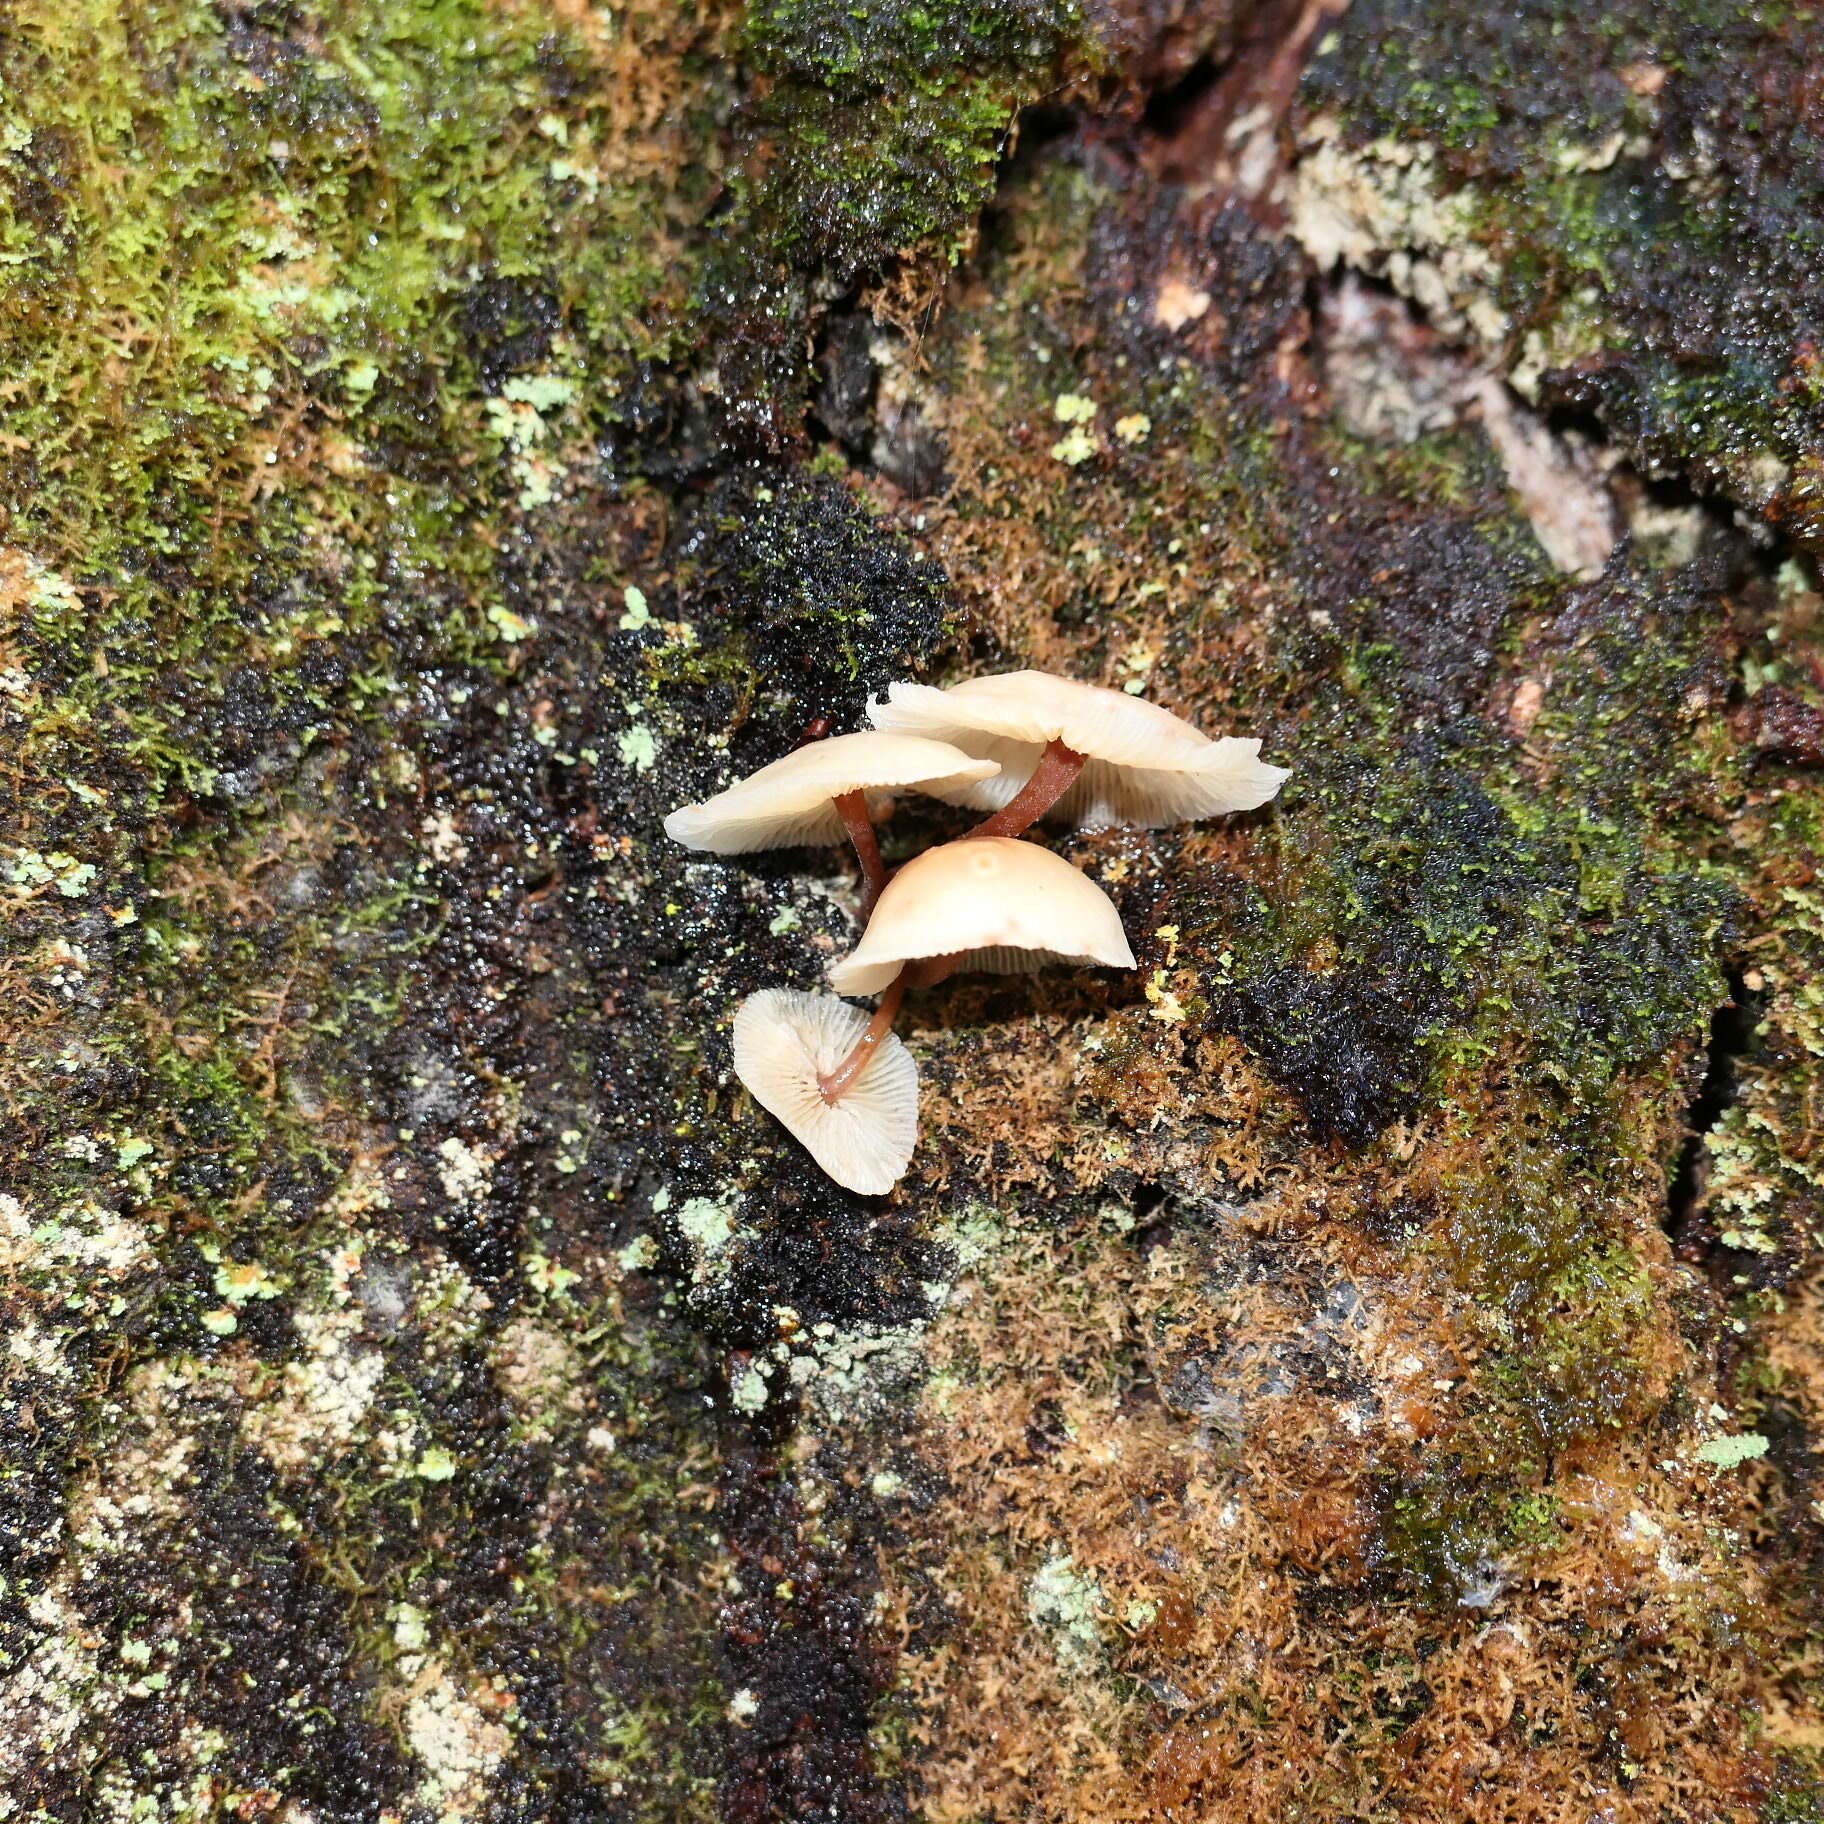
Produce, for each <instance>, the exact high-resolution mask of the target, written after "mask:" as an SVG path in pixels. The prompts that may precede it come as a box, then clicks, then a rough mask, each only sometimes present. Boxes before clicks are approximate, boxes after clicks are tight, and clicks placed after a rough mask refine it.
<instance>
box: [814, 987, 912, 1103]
mask: <svg viewBox="0 0 1824 1824" xmlns="http://www.w3.org/2000/svg"><path fill="white" fill-rule="evenodd" d="M910 973H911V968H910V965H908V966H907V967H906V968H904V969H902V970H900V972H899V973H898V974H897V975H896V976H894V978H893V980H892V982H891V983H890V984H889V985H888V988H887V991H886V993H885V994H883V995H882V996H881V997H880V1005H879V1006H878V1007H876V1008H875V1009H874V1017H873V1019H871V1020H870V1021H869V1022H868V1029H867V1031H866V1032H864V1033H863V1034H862V1035H861V1037H860V1038H858V1039H857V1040H856V1041H855V1047H854V1049H853V1050H852V1051H851V1052H850V1053H849V1055H848V1056H847V1057H846V1058H844V1059H843V1061H842V1062H841V1063H840V1064H838V1065H837V1066H836V1068H835V1069H834V1070H833V1071H831V1072H830V1074H829V1075H828V1076H827V1077H826V1076H819V1077H818V1079H817V1087H818V1088H819V1089H820V1090H821V1091H822V1092H823V1099H824V1101H826V1102H828V1103H831V1104H834V1103H836V1102H839V1101H840V1100H841V1099H842V1095H843V1092H844V1091H845V1090H848V1089H852V1088H853V1087H854V1085H855V1080H856V1078H858V1077H859V1076H860V1075H861V1073H862V1072H863V1071H864V1070H866V1069H867V1067H868V1060H869V1059H870V1058H871V1057H873V1055H874V1054H875V1052H877V1051H878V1050H879V1049H880V1046H881V1042H882V1040H884V1039H885V1038H886V1036H887V1034H888V1033H889V1032H891V1031H892V1030H893V1021H894V1019H895V1017H896V1016H897V1015H898V1013H899V1004H900V1002H901V1001H903V1000H904V999H905V998H906V977H907V976H908V975H909V974H910Z"/></svg>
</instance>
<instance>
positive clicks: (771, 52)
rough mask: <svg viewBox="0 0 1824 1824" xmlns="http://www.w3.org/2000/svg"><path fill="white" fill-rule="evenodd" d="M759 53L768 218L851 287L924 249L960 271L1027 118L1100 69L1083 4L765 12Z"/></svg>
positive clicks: (756, 42) (770, 7)
mask: <svg viewBox="0 0 1824 1824" xmlns="http://www.w3.org/2000/svg"><path fill="white" fill-rule="evenodd" d="M747 45H748V50H749V54H750V55H751V56H752V57H753V59H754V62H755V64H756V65H757V67H758V68H760V69H761V70H763V71H764V72H765V73H766V74H767V75H768V76H770V77H771V78H772V79H773V84H774V87H773V88H772V91H771V93H770V94H769V95H768V96H767V97H766V99H765V101H764V103H763V104H762V106H761V108H760V111H759V114H758V125H759V130H760V132H761V134H762V136H763V139H764V141H765V143H766V144H767V146H768V149H769V152H770V154H771V160H772V162H771V163H770V165H769V168H768V170H767V174H766V176H765V178H764V179H763V181H762V184H761V186H760V189H759V191H758V193H757V196H756V203H757V206H758V208H759V211H760V214H761V218H762V219H763V220H770V221H771V222H772V223H773V225H774V226H773V234H772V242H773V245H774V247H775V249H776V251H777V252H778V253H779V254H780V255H782V256H783V257H784V258H786V259H787V260H788V261H790V262H792V263H793V264H796V265H799V266H803V267H818V266H822V267H826V268H828V269H829V270H830V271H831V272H833V273H834V274H835V275H836V276H837V277H838V278H841V279H847V278H848V277H850V276H852V275H853V274H855V273H856V272H858V271H865V270H868V269H870V268H874V267H877V266H879V265H880V264H881V262H882V261H884V260H886V259H887V258H888V257H889V256H891V255H894V254H897V253H901V252H907V251H912V250H917V251H918V252H920V253H923V254H937V255H938V256H939V257H941V258H943V259H945V260H949V261H954V260H955V259H956V258H957V256H958V255H959V254H960V252H961V250H962V248H963V246H964V245H965V243H966V240H967V237H968V234H969V233H970V232H971V224H972V222H973V218H974V217H975V215H976V213H977V211H978V210H979V209H980V208H981V206H982V204H983V203H984V202H986V201H987V199H988V197H989V196H990V195H991V194H992V192H993V185H994V172H993V167H994V163H995V160H996V159H997V158H998V157H999V156H1000V154H1001V152H1002V151H1003V150H1004V149H1005V147H1006V144H1007V142H1008V138H1009V135H1010V134H1011V133H1012V131H1013V129H1014V125H1015V121H1016V118H1017V115H1018V112H1019V109H1020V108H1021V107H1022V106H1024V105H1026V104H1028V103H1030V102H1032V101H1034V100H1036V99H1037V98H1038V97H1039V95H1041V94H1042V93H1044V92H1046V91H1047V90H1050V89H1054V88H1056V87H1057V86H1059V84H1060V81H1061V80H1062V78H1063V73H1064V70H1065V67H1066V65H1067V63H1069V62H1070V61H1072V60H1075V61H1076V62H1078V63H1079V64H1080V63H1083V62H1084V61H1086V60H1087V61H1093V60H1094V58H1095V56H1096V53H1095V51H1094V48H1093V45H1092V43H1091V41H1090V40H1089V39H1088V38H1087V37H1086V36H1085V29H1084V25H1083V21H1082V16H1081V11H1080V9H1079V7H1078V6H1077V5H1076V4H1075V0H1023V3H1022V4H1019V5H1016V6H982V5H978V4H974V3H973V0H933V3H932V4H924V3H923V0H893V3H892V4H889V5H885V6H879V7H873V6H870V7H853V6H848V5H844V4H841V3H840V0H757V3H756V4H754V5H753V6H751V7H750V9H749V12H748V19H747Z"/></svg>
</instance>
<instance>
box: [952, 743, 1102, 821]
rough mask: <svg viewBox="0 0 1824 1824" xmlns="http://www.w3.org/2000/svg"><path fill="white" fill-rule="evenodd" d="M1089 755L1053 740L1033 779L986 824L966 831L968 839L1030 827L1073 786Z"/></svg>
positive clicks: (1040, 760)
mask: <svg viewBox="0 0 1824 1824" xmlns="http://www.w3.org/2000/svg"><path fill="white" fill-rule="evenodd" d="M1088 758H1089V756H1088V755H1087V754H1080V753H1078V752H1077V750H1076V749H1075V748H1074V747H1066V746H1065V745H1064V743H1063V742H1062V741H1053V742H1051V743H1050V744H1049V745H1048V746H1047V747H1046V749H1045V751H1044V753H1042V754H1041V755H1040V756H1039V763H1038V765H1037V766H1035V767H1034V768H1033V769H1032V777H1031V778H1030V779H1028V780H1027V781H1026V783H1025V784H1024V785H1023V786H1021V787H1020V789H1019V791H1018V793H1017V794H1016V795H1015V796H1014V797H1013V798H1011V799H1009V800H1008V802H1007V803H1006V804H1004V805H1002V806H1001V808H1000V809H999V810H998V811H996V812H995V814H994V815H993V816H992V817H990V818H988V819H987V820H986V821H985V822H983V823H979V824H977V825H976V827H975V828H974V829H973V830H971V831H970V832H969V834H970V835H971V836H1018V835H1021V834H1022V833H1023V832H1025V831H1027V830H1029V829H1031V828H1032V826H1033V825H1034V824H1035V823H1037V822H1038V820H1039V819H1040V818H1041V817H1043V816H1044V815H1045V813H1046V812H1047V811H1048V810H1050V809H1051V807H1052V806H1053V805H1054V804H1056V803H1057V801H1058V800H1059V799H1060V798H1062V797H1063V796H1064V794H1065V793H1066V792H1067V791H1069V790H1070V788H1071V787H1072V786H1073V785H1075V784H1076V782H1077V775H1078V774H1079V773H1080V772H1082V770H1083V767H1084V765H1085V763H1086V762H1087V760H1088Z"/></svg>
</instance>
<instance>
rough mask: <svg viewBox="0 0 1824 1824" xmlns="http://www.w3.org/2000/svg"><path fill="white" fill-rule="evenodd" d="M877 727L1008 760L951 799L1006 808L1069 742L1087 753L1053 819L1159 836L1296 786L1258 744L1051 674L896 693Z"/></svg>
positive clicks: (901, 688) (876, 718)
mask: <svg viewBox="0 0 1824 1824" xmlns="http://www.w3.org/2000/svg"><path fill="white" fill-rule="evenodd" d="M868 717H869V720H870V721H872V722H873V724H874V726H875V727H876V728H881V729H897V730H899V731H901V732H903V733H916V734H921V735H929V736H931V737H932V738H933V739H935V740H939V741H945V742H948V743H950V744H951V745H952V746H954V747H957V748H960V749H961V750H962V751H963V752H964V753H967V754H975V755H979V756H981V757H982V758H984V759H990V760H996V761H998V762H999V763H1000V768H1001V770H1000V773H999V775H998V776H996V777H993V778H990V779H987V780H980V781H975V780H971V781H968V782H965V783H963V784H960V785H956V786H946V787H944V788H943V789H942V790H938V789H936V788H934V787H933V788H927V789H929V790H931V791H932V793H933V795H934V796H935V797H939V798H947V799H948V800H949V801H950V802H951V803H952V804H967V805H973V806H974V807H975V808H976V809H977V810H984V811H997V810H999V809H1000V808H1001V806H1002V805H1004V804H1005V803H1007V801H1008V800H1009V799H1010V798H1012V797H1013V796H1014V794H1015V793H1016V792H1018V791H1019V789H1020V787H1021V786H1022V785H1024V784H1025V783H1026V780H1027V778H1028V777H1029V776H1030V775H1031V773H1032V769H1033V768H1034V767H1035V766H1036V765H1038V762H1039V756H1040V755H1041V754H1042V753H1043V752H1044V751H1045V747H1046V744H1047V743H1048V742H1052V741H1062V742H1063V743H1064V744H1065V746H1067V747H1073V748H1075V749H1076V750H1077V752H1078V753H1080V754H1087V755H1088V756H1089V763H1088V765H1086V766H1085V767H1084V768H1083V771H1082V773H1081V775H1080V776H1079V777H1078V779H1077V782H1076V784H1075V785H1073V786H1072V787H1071V788H1070V790H1069V791H1068V792H1066V793H1065V794H1064V796H1063V797H1062V798H1060V799H1059V800H1058V803H1057V805H1056V806H1055V807H1054V809H1053V811H1052V812H1051V813H1050V814H1051V815H1052V816H1056V817H1069V818H1074V819H1075V821H1076V823H1077V824H1078V826H1079V827H1080V828H1083V829H1094V828H1097V827H1098V826H1100V825H1102V824H1107V823H1134V824H1140V825H1142V826H1143V827H1145V828H1148V829H1157V828H1159V827H1161V826H1162V825H1164V824H1168V823H1181V822H1184V821H1186V820H1188V819H1192V818H1197V817H1214V816H1217V815H1219V814H1221V813H1222V812H1224V811H1251V810H1253V809H1254V807H1255V806H1256V805H1260V804H1265V803H1266V801H1267V800H1268V799H1269V798H1271V797H1272V796H1273V794H1274V793H1275V792H1277V791H1278V790H1279V788H1280V786H1281V784H1282V783H1284V781H1285V779H1286V776H1287V775H1286V771H1285V769H1284V768H1283V767H1278V766H1268V765H1266V764H1264V763H1263V762H1262V760H1261V759H1260V743H1259V742H1258V741H1257V740H1253V739H1242V738H1240V737H1238V736H1234V735H1225V736H1223V737H1222V738H1220V739H1217V740H1212V739H1211V738H1210V736H1208V735H1206V734H1204V733H1203V732H1202V731H1201V730H1200V729H1197V728H1193V727H1192V726H1191V724H1190V723H1188V722H1187V721H1185V720H1184V718H1183V717H1182V716H1175V715H1173V714H1172V712H1171V711H1170V710H1169V709H1161V708H1160V707H1159V705H1158V704H1157V703H1148V702H1146V701H1145V700H1144V699H1143V698H1140V697H1130V696H1129V695H1128V694H1127V693H1126V692H1125V691H1120V690H1105V689H1103V688H1102V686H1101V685H1099V684H1083V683H1079V682H1078V681H1077V680H1076V679H1075V678H1059V677H1054V676H1053V675H1052V674H1051V673H1050V672H1045V671H1004V672H1001V673H999V674H997V675H995V676H993V677H986V678H969V679H966V680H965V681H964V682H963V683H961V684H954V685H952V686H951V687H950V689H948V690H937V689H934V688H933V687H932V686H931V685H929V684H903V683H902V684H894V685H892V686H891V687H890V688H889V690H888V692H887V697H886V701H885V702H882V703H873V704H870V705H869V706H868Z"/></svg>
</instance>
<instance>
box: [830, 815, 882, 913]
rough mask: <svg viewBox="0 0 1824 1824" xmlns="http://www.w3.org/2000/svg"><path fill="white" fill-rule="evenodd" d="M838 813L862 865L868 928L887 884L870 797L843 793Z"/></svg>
mask: <svg viewBox="0 0 1824 1824" xmlns="http://www.w3.org/2000/svg"><path fill="white" fill-rule="evenodd" d="M835 803H836V814H837V816H839V817H840V818H841V819H842V827H843V828H844V829H845V830H847V831H848V833H849V840H850V841H851V842H852V843H854V845H855V857H856V859H857V860H858V861H859V862H860V863H861V922H862V923H863V924H864V925H865V924H866V923H867V922H868V919H869V917H870V916H871V915H872V913H873V911H874V902H875V900H877V899H878V898H879V897H880V890H881V888H882V887H884V886H885V885H886V884H887V869H886V864H885V863H884V862H883V861H882V860H881V859H880V842H879V840H878V839H877V838H876V836H875V834H874V820H873V818H871V817H870V816H869V815H868V798H867V794H866V793H865V792H862V791H859V790H857V791H853V792H843V793H842V794H841V795H840V796H839V797H838V798H837V799H836V800H835Z"/></svg>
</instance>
